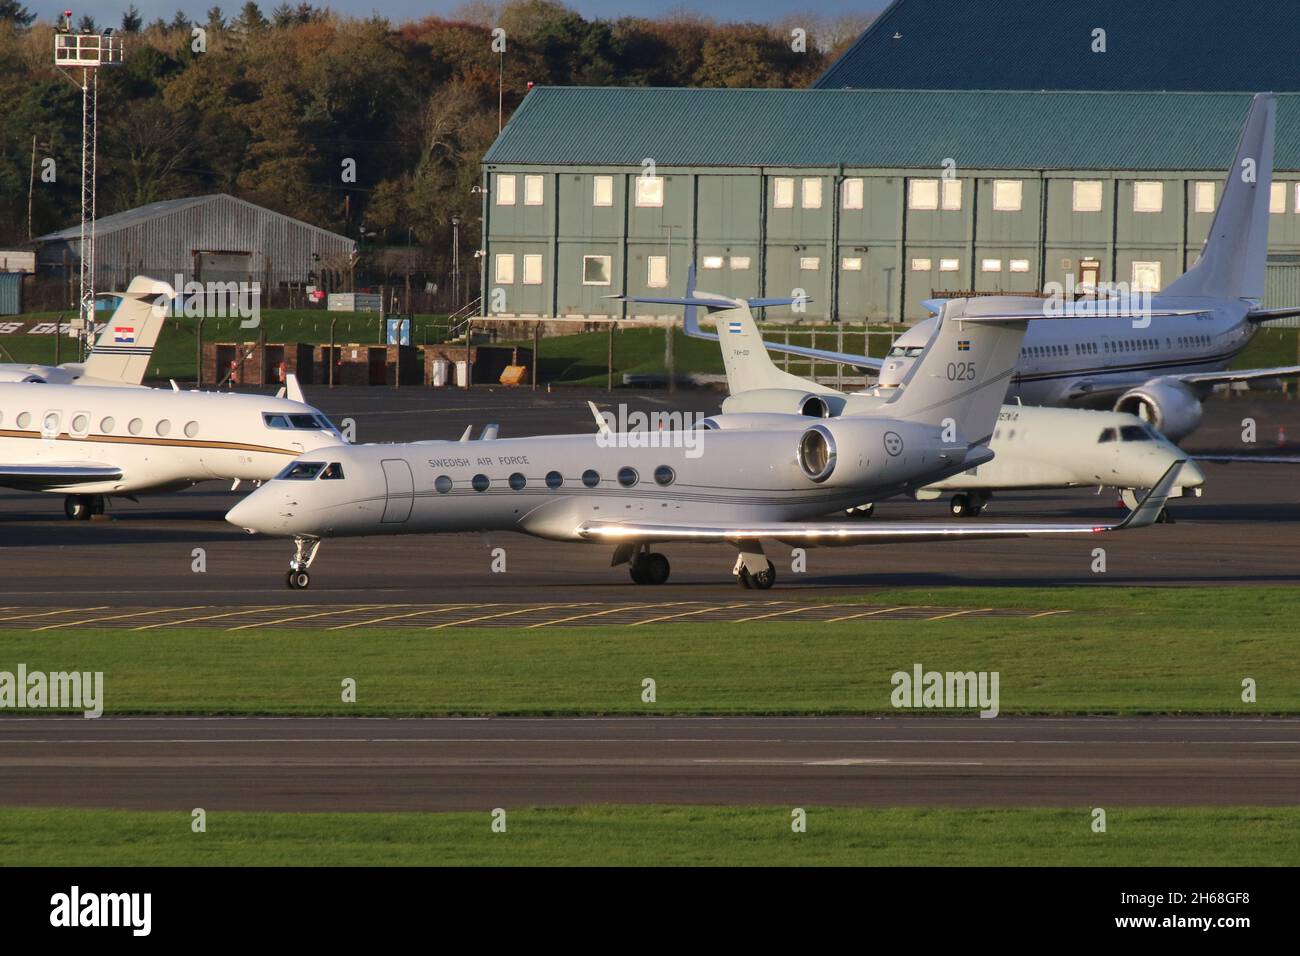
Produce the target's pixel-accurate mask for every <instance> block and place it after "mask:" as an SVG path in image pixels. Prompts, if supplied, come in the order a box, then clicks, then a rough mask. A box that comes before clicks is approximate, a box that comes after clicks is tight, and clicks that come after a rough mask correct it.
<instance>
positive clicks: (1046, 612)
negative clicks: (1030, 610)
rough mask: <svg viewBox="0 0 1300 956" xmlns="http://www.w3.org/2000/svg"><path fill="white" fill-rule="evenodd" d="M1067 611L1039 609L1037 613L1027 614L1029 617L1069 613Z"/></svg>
mask: <svg viewBox="0 0 1300 956" xmlns="http://www.w3.org/2000/svg"><path fill="white" fill-rule="evenodd" d="M1069 613H1070V612H1069V611H1039V612H1038V613H1037V614H1031V615H1029V617H1030V619H1033V618H1036V617H1051V616H1052V615H1053V614H1069Z"/></svg>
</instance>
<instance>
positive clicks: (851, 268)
mask: <svg viewBox="0 0 1300 956" xmlns="http://www.w3.org/2000/svg"><path fill="white" fill-rule="evenodd" d="M840 268H841V269H843V270H844V271H845V272H861V271H862V257H861V256H845V257H844V258H843V259H841V260H840Z"/></svg>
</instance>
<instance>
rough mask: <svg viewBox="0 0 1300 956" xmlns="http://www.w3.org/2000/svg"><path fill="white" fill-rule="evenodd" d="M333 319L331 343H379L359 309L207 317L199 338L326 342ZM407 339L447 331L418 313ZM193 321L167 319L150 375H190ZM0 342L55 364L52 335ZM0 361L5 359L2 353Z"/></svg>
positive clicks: (436, 338)
mask: <svg viewBox="0 0 1300 956" xmlns="http://www.w3.org/2000/svg"><path fill="white" fill-rule="evenodd" d="M70 314H71V313H56V312H41V313H33V314H29V315H22V316H15V317H14V318H13V319H7V320H6V321H18V320H22V321H47V322H53V321H54V320H55V319H56V318H58V317H59V316H62V317H63V318H64V319H67V318H68V317H69V315H70ZM335 319H337V320H338V323H337V325H336V326H335V329H334V341H335V342H337V343H339V344H348V343H352V342H358V343H368V342H370V343H378V342H379V341H381V326H380V321H379V317H378V316H377V315H374V314H371V313H364V312H326V311H324V310H323V309H263V310H262V324H261V326H260V327H259V328H257V329H244V328H240V320H239V319H238V318H232V319H206V320H205V321H204V323H203V341H204V342H254V341H256V340H257V338H258V335H259V333H260V332H261V331H265V333H266V341H268V342H273V343H274V342H307V343H311V344H314V345H318V344H321V343H328V342H329V340H330V322H331V321H333V320H335ZM413 326H414V327H413V329H412V332H411V341H412V342H414V343H415V344H416V345H422V344H424V343H425V342H440V341H442V338H443V336H444V334H445V332H446V329H447V318H446V316H444V315H417V316H415V317H414V319H413ZM197 336H198V320H197V319H187V318H176V319H168V320H167V324H166V326H165V327H164V328H163V331H162V334H161V335H159V337H158V345H157V347H156V348H155V350H154V356H153V360H152V362H151V363H150V366H149V376H150V377H151V378H176V379H179V380H190V381H192V380H193V379H194V359H195V352H196V346H197V341H198V339H197ZM0 346H3V347H4V349H5V352H7V353H8V355H10V356H12V361H15V362H31V363H40V364H44V365H50V364H53V363H54V360H55V355H54V347H55V336H53V335H4V336H0ZM73 347H74V343H73V342H72V341H71V340H70V339H67V338H64V339H63V340H62V341H61V342H60V344H59V348H60V354H59V356H58V358H59V360H60V361H63V362H70V361H73V360H74V359H75V358H76V356H75V355H74V354H73ZM0 360H3V361H9V360H10V359H8V358H5V357H4V355H3V354H0Z"/></svg>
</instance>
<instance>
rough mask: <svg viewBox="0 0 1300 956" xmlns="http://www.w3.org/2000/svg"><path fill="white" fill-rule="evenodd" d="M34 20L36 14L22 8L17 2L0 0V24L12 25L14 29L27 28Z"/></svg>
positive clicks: (16, 0)
mask: <svg viewBox="0 0 1300 956" xmlns="http://www.w3.org/2000/svg"><path fill="white" fill-rule="evenodd" d="M35 19H36V14H34V13H32V12H31V11H30V10H28V9H27V8H26V7H24V6H23V5H22V4H21V3H19V2H18V0H0V23H12V24H13V25H14V26H16V27H29V26H31V25H32V21H33V20H35Z"/></svg>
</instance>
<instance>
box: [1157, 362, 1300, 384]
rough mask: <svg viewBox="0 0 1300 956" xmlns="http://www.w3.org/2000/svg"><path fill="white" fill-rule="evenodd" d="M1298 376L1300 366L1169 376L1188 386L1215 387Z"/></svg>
mask: <svg viewBox="0 0 1300 956" xmlns="http://www.w3.org/2000/svg"><path fill="white" fill-rule="evenodd" d="M1292 375H1300V365H1279V366H1277V367H1276V368H1243V369H1235V370H1234V369H1228V370H1226V371H1223V372H1188V373H1187V374H1185V375H1171V376H1169V377H1170V378H1176V379H1178V380H1179V381H1180V382H1186V383H1187V384H1188V385H1217V384H1219V383H1220V382H1248V381H1250V380H1251V379H1253V378H1289V377H1290V376H1292Z"/></svg>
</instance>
